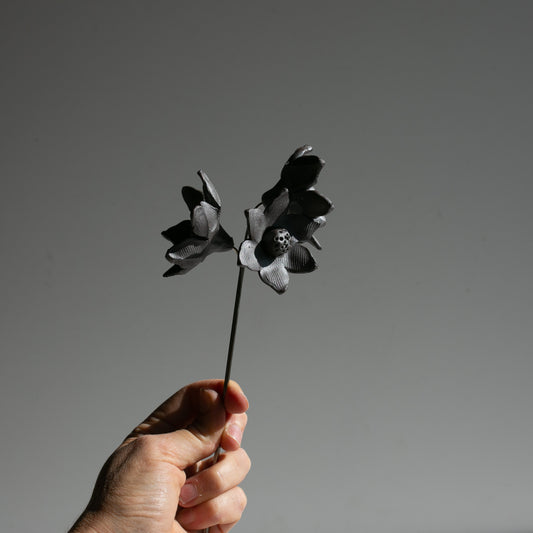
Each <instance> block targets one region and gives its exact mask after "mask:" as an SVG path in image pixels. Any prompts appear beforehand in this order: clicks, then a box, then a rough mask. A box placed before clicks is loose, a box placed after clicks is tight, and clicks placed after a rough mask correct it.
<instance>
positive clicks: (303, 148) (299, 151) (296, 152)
mask: <svg viewBox="0 0 533 533" xmlns="http://www.w3.org/2000/svg"><path fill="white" fill-rule="evenodd" d="M312 150H313V147H312V146H309V145H308V144H304V145H303V146H300V148H296V150H294V153H293V154H292V155H291V156H290V157H289V159H288V160H287V164H288V163H291V162H292V161H294V160H295V159H298V158H299V157H302V156H303V155H305V154H308V153H309V152H311V151H312Z"/></svg>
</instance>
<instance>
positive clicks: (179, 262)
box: [165, 254, 205, 277]
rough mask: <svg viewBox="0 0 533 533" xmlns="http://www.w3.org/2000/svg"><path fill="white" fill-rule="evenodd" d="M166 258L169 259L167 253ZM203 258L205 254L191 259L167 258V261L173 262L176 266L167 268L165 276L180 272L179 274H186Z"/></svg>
mask: <svg viewBox="0 0 533 533" xmlns="http://www.w3.org/2000/svg"><path fill="white" fill-rule="evenodd" d="M167 259H169V258H168V254H167ZM204 259H205V256H203V255H202V256H199V257H194V258H191V259H176V260H170V259H169V261H170V262H171V263H174V266H175V267H177V268H176V269H173V268H172V267H171V268H169V270H168V271H167V272H165V274H167V276H165V277H168V276H174V275H176V274H180V275H182V274H187V272H189V270H192V269H193V268H194V267H195V266H197V265H199V264H200V263H201V262H202V261H203V260H204Z"/></svg>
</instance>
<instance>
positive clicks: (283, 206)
mask: <svg viewBox="0 0 533 533" xmlns="http://www.w3.org/2000/svg"><path fill="white" fill-rule="evenodd" d="M287 207H289V191H288V190H287V189H282V190H281V192H280V193H279V195H278V196H277V197H276V198H275V199H274V201H273V202H272V203H271V204H270V205H267V206H266V208H265V220H266V226H267V227H269V226H273V225H274V224H276V221H277V220H278V218H279V217H281V215H282V214H283V213H284V212H285V211H286V210H287Z"/></svg>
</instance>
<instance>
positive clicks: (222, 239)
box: [209, 226, 234, 253]
mask: <svg viewBox="0 0 533 533" xmlns="http://www.w3.org/2000/svg"><path fill="white" fill-rule="evenodd" d="M233 246H234V245H233V238H232V237H231V236H230V235H228V234H227V233H226V231H225V230H224V228H223V227H222V226H219V227H218V231H217V232H216V233H215V235H214V237H213V239H212V240H211V244H210V245H209V253H211V252H226V251H228V250H233Z"/></svg>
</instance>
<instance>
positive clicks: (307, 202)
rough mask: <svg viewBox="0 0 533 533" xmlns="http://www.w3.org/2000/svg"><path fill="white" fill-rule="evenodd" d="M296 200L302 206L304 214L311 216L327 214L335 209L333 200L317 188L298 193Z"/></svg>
mask: <svg viewBox="0 0 533 533" xmlns="http://www.w3.org/2000/svg"><path fill="white" fill-rule="evenodd" d="M294 200H295V201H296V202H298V203H299V204H300V205H301V206H302V209H303V213H304V215H307V216H308V217H309V218H316V217H321V216H324V215H327V214H328V213H329V212H330V211H331V210H332V209H333V203H332V201H331V200H329V198H326V197H325V196H322V195H321V194H320V193H319V192H317V191H315V190H312V191H304V192H302V193H300V194H298V195H297V197H295V198H294Z"/></svg>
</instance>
